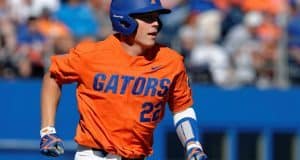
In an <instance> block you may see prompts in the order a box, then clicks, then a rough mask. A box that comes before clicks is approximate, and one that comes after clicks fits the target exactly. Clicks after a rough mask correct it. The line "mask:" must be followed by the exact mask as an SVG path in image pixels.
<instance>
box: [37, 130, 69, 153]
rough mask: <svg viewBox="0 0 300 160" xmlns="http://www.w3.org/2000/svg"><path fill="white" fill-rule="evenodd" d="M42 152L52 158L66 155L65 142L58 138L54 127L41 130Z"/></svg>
mask: <svg viewBox="0 0 300 160" xmlns="http://www.w3.org/2000/svg"><path fill="white" fill-rule="evenodd" d="M40 152H41V153H42V154H43V155H46V156H51V157H57V156H59V155H61V154H63V153H64V145H63V141H62V140H61V139H60V138H59V137H58V136H57V134H56V131H55V129H54V128H53V127H45V128H43V129H42V130H41V142H40Z"/></svg>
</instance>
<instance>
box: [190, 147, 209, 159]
mask: <svg viewBox="0 0 300 160" xmlns="http://www.w3.org/2000/svg"><path fill="white" fill-rule="evenodd" d="M207 159H208V158H207V155H206V154H205V153H204V152H203V151H202V150H201V149H200V148H198V147H194V148H191V149H189V150H188V151H187V160H207Z"/></svg>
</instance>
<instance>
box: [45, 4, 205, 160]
mask: <svg viewBox="0 0 300 160" xmlns="http://www.w3.org/2000/svg"><path fill="white" fill-rule="evenodd" d="M170 12H171V11H170V10H169V9H165V8H163V7H162V5H161V2H160V1H159V0H112V2H111V8H110V18H111V21H112V26H113V29H114V30H115V31H116V33H115V34H112V35H110V36H109V37H107V38H106V39H105V40H103V41H99V42H88V41H85V42H81V43H79V44H78V45H77V46H76V47H74V48H73V49H71V50H70V51H69V53H68V54H65V55H60V56H53V57H51V66H50V68H49V72H47V73H46V74H45V76H44V79H43V84H42V91H41V117H42V124H41V131H40V135H41V143H40V151H41V153H42V154H44V155H47V156H53V157H56V156H59V155H61V154H63V152H64V147H63V143H62V140H61V139H60V138H59V137H58V135H57V133H56V131H55V115H56V108H57V105H58V102H59V98H60V95H61V86H62V85H63V84H66V83H71V82H76V83H77V88H76V98H77V102H78V111H79V114H80V120H79V123H78V126H77V130H76V136H75V141H76V143H77V144H78V149H77V152H76V155H75V160H142V159H145V158H147V156H149V155H151V154H152V153H153V150H152V144H153V132H154V129H155V128H156V126H157V124H158V123H159V122H160V121H161V119H162V118H163V115H164V110H165V106H166V104H167V103H168V104H169V107H170V110H171V111H172V112H173V116H174V124H175V126H176V132H177V135H178V137H179V139H180V141H181V143H182V144H183V146H184V148H185V153H186V158H187V160H206V159H207V156H206V155H205V153H204V152H203V149H202V146H201V144H200V142H199V133H198V132H199V131H198V125H197V121H196V116H195V112H194V109H193V108H192V106H193V100H192V97H191V89H190V87H189V85H188V82H187V80H188V78H187V74H186V71H185V67H184V63H183V58H182V56H180V55H179V54H178V53H177V52H176V51H174V50H172V49H170V48H168V47H166V46H163V45H159V44H157V43H156V37H157V34H158V33H159V31H160V29H161V27H162V23H161V21H160V19H159V15H160V14H167V13H170Z"/></svg>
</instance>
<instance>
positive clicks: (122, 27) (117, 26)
mask: <svg viewBox="0 0 300 160" xmlns="http://www.w3.org/2000/svg"><path fill="white" fill-rule="evenodd" d="M149 12H158V13H160V14H167V13H170V12H171V10H169V9H166V8H164V7H162V5H161V2H160V0H112V1H111V5H110V19H111V22H112V26H113V29H114V30H115V31H117V32H120V33H122V34H124V35H130V34H132V33H133V32H134V31H135V30H136V28H137V22H136V21H135V20H134V19H133V18H132V17H131V16H132V15H135V14H143V13H149Z"/></svg>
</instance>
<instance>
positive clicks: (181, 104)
mask: <svg viewBox="0 0 300 160" xmlns="http://www.w3.org/2000/svg"><path fill="white" fill-rule="evenodd" d="M168 103H169V107H170V110H171V111H172V112H173V113H176V112H180V111H182V110H184V109H186V108H188V107H191V106H192V105H193V99H192V92H191V88H190V85H189V79H188V76H187V73H186V69H185V66H184V63H183V58H181V60H180V62H179V65H178V72H177V75H176V76H175V78H174V80H173V82H172V85H171V88H170V92H169V101H168Z"/></svg>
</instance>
